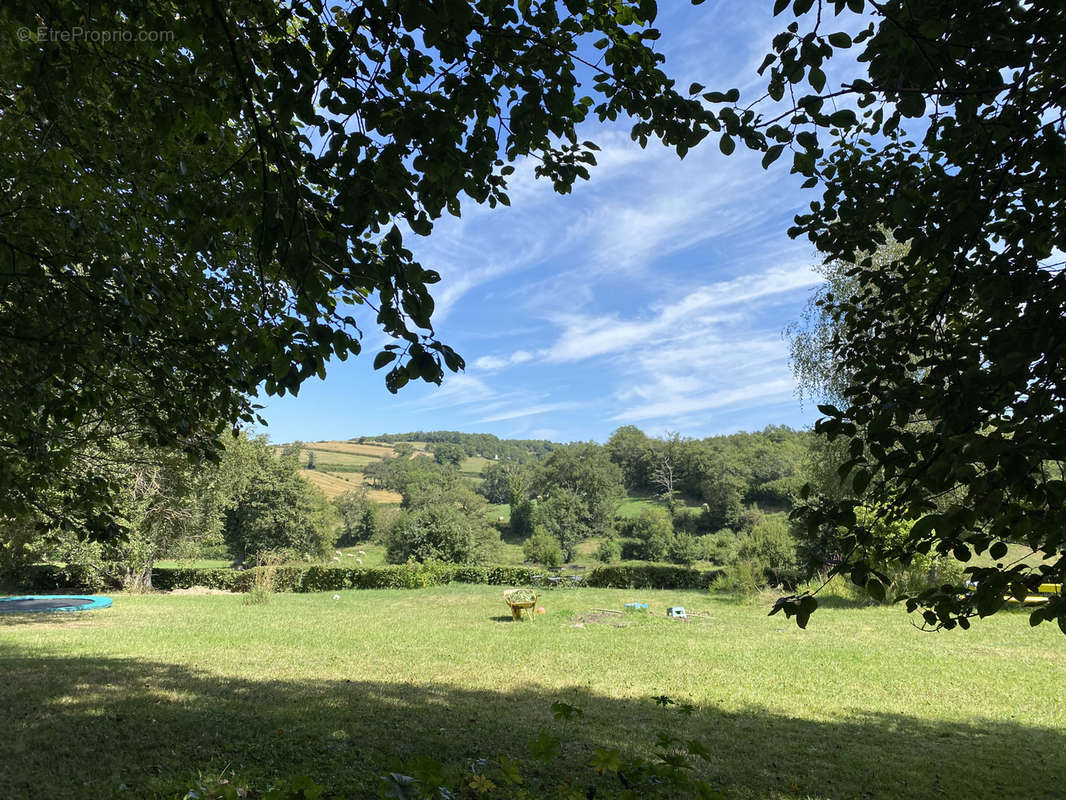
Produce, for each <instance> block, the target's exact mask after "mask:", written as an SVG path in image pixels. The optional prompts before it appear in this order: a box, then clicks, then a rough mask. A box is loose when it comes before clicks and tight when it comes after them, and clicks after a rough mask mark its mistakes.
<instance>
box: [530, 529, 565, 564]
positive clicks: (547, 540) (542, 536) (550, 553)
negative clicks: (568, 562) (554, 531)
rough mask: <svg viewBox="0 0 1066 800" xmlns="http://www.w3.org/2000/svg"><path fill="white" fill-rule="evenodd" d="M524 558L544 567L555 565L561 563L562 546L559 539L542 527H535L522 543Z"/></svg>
mask: <svg viewBox="0 0 1066 800" xmlns="http://www.w3.org/2000/svg"><path fill="white" fill-rule="evenodd" d="M522 552H523V553H524V554H525V556H526V559H527V560H529V561H533V562H535V563H537V564H543V565H544V566H546V567H557V566H559V565H560V564H562V563H563V547H562V545H561V544H559V540H558V539H556V538H555V537H554V536H552V535H551V534H550V533H548V532H547V531H546V530H544V529H543V528H537V529H536V530H535V532H534V533H533V535H532V536H530V537H529V538H528V539H526V541H525V543H524V544H523V545H522Z"/></svg>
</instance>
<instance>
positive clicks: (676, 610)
mask: <svg viewBox="0 0 1066 800" xmlns="http://www.w3.org/2000/svg"><path fill="white" fill-rule="evenodd" d="M666 616H668V617H674V618H675V619H688V615H687V614H686V613H685V607H684V606H670V607H669V608H668V609H666Z"/></svg>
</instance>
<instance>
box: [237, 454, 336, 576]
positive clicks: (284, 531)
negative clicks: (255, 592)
mask: <svg viewBox="0 0 1066 800" xmlns="http://www.w3.org/2000/svg"><path fill="white" fill-rule="evenodd" d="M249 447H250V448H251V450H252V452H251V455H250V456H249V457H248V461H249V464H248V466H247V469H248V472H249V479H248V480H247V482H246V484H245V485H244V486H242V487H241V490H240V492H239V494H238V496H237V497H236V499H235V500H234V503H233V506H232V507H231V508H230V509H229V511H228V513H227V514H226V520H225V525H224V537H225V540H226V544H227V545H229V549H230V551H231V552H232V553H233V555H234V556H237V557H238V558H242V559H247V558H249V557H251V556H254V555H255V554H256V553H260V552H266V551H277V550H281V549H285V548H291V549H292V550H295V551H296V552H298V553H299V554H300V555H303V556H307V557H321V556H324V555H326V554H327V553H328V552H329V551H330V549H332V547H333V543H334V541H336V538H337V531H336V527H335V519H334V517H333V509H332V507H331V506H330V505H329V503H328V501H327V500H326V498H325V496H324V495H323V494H322V493H321V492H320V491H319V490H318V489H316V488H315V487H314V486H312V485H311V484H310V483H308V482H307V481H306V480H304V479H303V478H302V477H300V474H299V472H298V471H297V469H296V464H295V461H294V460H293V459H285V458H277V457H276V456H275V455H274V453H272V452H271V451H270V450H268V449H267V447H266V444H265V443H262V442H260V441H259V440H256V441H254V442H250V443H249Z"/></svg>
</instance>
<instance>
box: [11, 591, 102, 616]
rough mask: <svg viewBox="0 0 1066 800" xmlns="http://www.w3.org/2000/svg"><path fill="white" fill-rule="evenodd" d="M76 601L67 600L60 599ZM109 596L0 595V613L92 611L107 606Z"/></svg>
mask: <svg viewBox="0 0 1066 800" xmlns="http://www.w3.org/2000/svg"><path fill="white" fill-rule="evenodd" d="M64 600H66V601H77V602H67V603H63V602H62V601H64ZM111 603H112V600H111V598H110V597H105V596H103V595H91V594H30V595H19V596H18V597H0V614H39V613H44V612H57V611H93V610H95V609H98V608H108V607H109V606H110V605H111Z"/></svg>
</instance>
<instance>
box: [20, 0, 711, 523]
mask: <svg viewBox="0 0 1066 800" xmlns="http://www.w3.org/2000/svg"><path fill="white" fill-rule="evenodd" d="M654 16H655V4H654V3H652V2H648V1H647V0H640V1H639V2H637V0H632V1H631V2H602V0H570V1H569V2H566V3H565V4H556V3H530V2H526V1H525V0H519V1H518V2H477V3H474V2H448V3H425V2H403V3H396V2H388V1H387V0H362V2H357V3H356V2H352V3H346V4H341V5H339V6H330V7H327V4H324V3H321V2H318V0H295V1H294V2H286V3H278V2H276V1H275V0H238V2H227V3H220V2H207V3H202V4H192V5H188V4H185V5H182V6H181V7H180V11H179V7H178V6H175V5H174V4H173V3H169V2H156V1H155V0H148V2H144V0H118V2H114V3H107V4H100V3H91V2H72V3H63V4H58V5H57V4H52V3H44V2H27V3H21V4H15V5H11V4H6V5H5V6H4V7H3V9H0V29H2V30H3V31H4V34H3V39H2V42H3V45H2V47H0V152H2V158H0V182H2V185H3V187H4V192H3V199H2V200H0V254H2V258H0V286H2V295H3V298H4V299H3V302H2V303H0V332H2V336H3V342H4V346H3V350H2V352H0V376H2V377H0V488H2V489H3V491H2V492H0V498H2V499H0V512H2V513H5V514H8V515H12V516H18V515H24V514H28V513H40V514H45V515H48V516H51V517H52V518H53V519H54V520H55V521H57V522H58V521H63V520H66V521H71V520H73V522H74V523H76V524H79V525H81V526H87V527H92V526H93V523H94V522H99V523H101V525H103V524H106V523H110V522H111V521H112V520H113V517H114V515H113V513H112V511H113V509H112V508H111V506H110V504H109V500H110V499H111V498H112V497H113V495H114V493H115V491H116V487H115V485H114V483H113V481H112V480H111V478H110V477H109V475H108V473H107V471H106V470H101V469H99V468H97V465H96V464H95V463H94V461H93V460H92V458H91V457H90V456H89V455H87V454H88V453H90V452H91V449H92V448H91V446H93V445H95V446H97V447H99V446H104V445H105V444H106V442H107V441H108V440H109V439H110V438H112V437H114V436H127V437H131V438H132V439H134V440H136V441H137V442H139V443H140V444H143V445H147V446H163V447H178V448H181V449H184V450H186V451H187V452H189V453H190V454H192V455H193V456H194V457H209V458H217V457H218V454H219V452H220V449H219V448H220V444H219V443H218V437H219V435H220V434H221V433H222V432H223V431H224V430H225V429H226V428H227V427H232V426H234V425H238V424H242V423H249V422H253V421H255V419H256V409H257V407H256V405H255V403H254V398H255V396H256V394H257V392H258V391H259V390H260V388H262V389H263V390H265V391H266V392H267V393H270V394H274V393H277V394H284V393H286V392H293V393H295V392H297V391H298V390H299V387H300V384H301V383H302V382H303V381H304V380H306V379H308V378H309V377H311V376H315V375H318V376H324V375H325V369H326V364H327V361H328V360H329V359H330V358H331V357H334V356H335V357H338V358H341V359H343V358H345V357H347V356H348V355H351V354H357V353H359V352H360V351H361V349H362V345H361V341H360V338H361V336H362V332H363V330H365V329H366V328H368V327H373V326H378V327H380V328H381V329H382V330H383V331H384V332H385V333H386V334H388V336H390V337H392V338H393V340H394V341H393V343H390V344H387V345H385V346H384V349H383V350H382V351H381V352H379V353H377V355H376V357H375V359H374V366H375V368H384V367H386V366H387V367H388V372H387V374H386V376H385V381H386V384H387V386H388V387H389V389H391V390H393V391H395V390H397V389H399V388H400V387H402V386H403V385H404V384H405V383H407V382H408V381H409V380H412V379H416V378H418V379H422V380H426V381H433V382H440V380H441V378H442V375H443V371H444V369H451V370H457V369H461V368H462V367H463V360H462V358H461V357H460V356H459V355H458V354H457V353H455V352H454V351H453V350H452V349H451V348H450V347H448V346H447V345H446V344H445V343H443V342H441V341H439V340H438V338H437V337H436V335H435V333H434V330H433V327H432V323H431V316H432V312H433V300H432V298H431V296H430V292H429V287H430V286H431V285H432V284H433V283H435V282H436V281H438V280H439V275H438V274H437V273H436V272H435V271H433V270H432V269H431V268H427V267H425V266H423V265H422V264H420V263H418V262H417V261H416V260H415V258H414V257H413V255H412V253H411V251H410V250H409V249H408V248H407V247H406V246H405V236H411V235H416V236H425V235H428V234H429V233H430V232H431V231H432V229H433V222H434V220H436V219H437V218H439V217H440V216H441V215H443V214H445V213H450V214H454V215H458V214H460V212H461V204H462V198H463V197H466V198H469V199H470V200H473V201H474V202H477V203H488V204H489V205H493V206H495V205H497V204H499V203H503V204H507V203H508V198H507V194H506V190H507V179H508V176H509V175H510V174H511V173H512V172H513V170H514V167H513V166H512V162H515V161H517V160H519V159H524V158H526V157H531V158H532V159H534V160H535V163H536V167H535V172H536V174H537V176H538V177H543V178H545V179H547V180H549V181H551V182H552V184H553V185H554V187H555V189H556V190H558V191H560V192H566V191H569V190H570V188H571V186H572V185H573V183H574V182H575V181H576V180H578V179H582V178H587V177H588V175H589V167H590V166H591V165H593V164H594V163H595V156H594V153H595V150H596V146H595V144H594V143H592V142H589V141H583V140H581V139H580V138H579V137H578V135H577V126H578V125H579V124H580V123H581V122H583V121H584V120H586V119H587V118H598V119H600V120H614V119H616V118H618V117H619V116H621V117H623V118H624V117H627V116H628V117H632V118H633V119H634V120H635V123H634V125H635V127H634V135H637V136H639V137H640V139H641V141H642V142H646V141H647V139H648V137H657V138H659V139H661V140H662V141H663V142H665V143H666V144H668V145H670V146H672V147H675V148H676V149H677V150H678V152H679V153H682V154H683V153H684V152H685V151H686V150H687V149H688V148H689V147H690V146H692V145H694V144H695V143H696V142H698V141H699V140H700V139H701V138H703V136H704V135H705V134H706V131H705V130H704V128H703V126H702V125H701V124H699V123H698V119H699V118H700V117H701V116H703V115H704V113H705V112H704V111H703V109H702V107H701V105H700V104H699V103H698V102H697V101H696V100H694V99H692V98H690V97H687V96H685V95H683V94H682V93H680V92H678V90H677V89H676V88H675V87H674V84H673V81H672V80H671V79H670V78H668V77H667V75H666V74H665V73H664V72H663V71H662V69H661V68H660V65H661V63H662V61H663V56H662V55H661V54H660V53H658V52H656V50H655V49H653V48H654V41H655V39H656V38H657V37H658V32H657V31H655V30H654V29H653V28H651V27H650V23H651V21H652V20H653V19H654ZM75 30H77V31H83V32H93V31H95V32H100V31H109V32H110V31H119V32H128V33H129V34H130V35H129V36H127V37H101V36H90V35H83V36H76V35H70V34H71V32H72V31H75ZM56 33H58V34H61V35H53V34H56ZM62 34H66V35H62ZM586 55H587V56H589V57H591V59H592V60H591V61H590V60H589V58H586V57H585V56H586ZM593 62H596V63H593ZM582 86H587V87H588V88H587V90H584V89H581V87H582ZM579 90H580V91H579ZM586 91H587V93H586ZM60 518H62V520H61V519H60ZM98 527H99V526H98Z"/></svg>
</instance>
